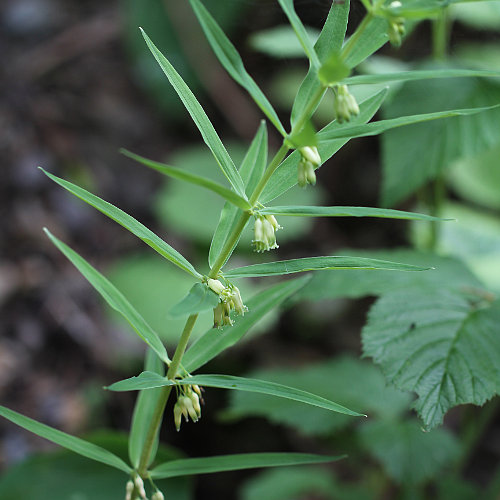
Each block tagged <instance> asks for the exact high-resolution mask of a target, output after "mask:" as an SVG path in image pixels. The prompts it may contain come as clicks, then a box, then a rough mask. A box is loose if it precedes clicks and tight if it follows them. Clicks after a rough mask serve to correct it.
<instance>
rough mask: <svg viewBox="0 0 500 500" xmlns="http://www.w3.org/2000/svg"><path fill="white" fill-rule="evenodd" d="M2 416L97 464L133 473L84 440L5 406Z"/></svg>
mask: <svg viewBox="0 0 500 500" xmlns="http://www.w3.org/2000/svg"><path fill="white" fill-rule="evenodd" d="M0 416H2V417H4V418H6V419H7V420H10V421H11V422H12V423H14V424H16V425H18V426H19V427H22V428H23V429H26V430H27V431H30V432H32V433H33V434H36V435H37V436H41V437H43V438H45V439H48V440H49V441H52V442H53V443H55V444H58V445H59V446H62V447H63V448H67V449H68V450H71V451H74V452H75V453H78V454H79V455H82V456H84V457H87V458H90V459H91V460H95V461H96V462H101V463H103V464H106V465H110V466H111V467H114V468H115V469H119V470H121V471H123V472H126V473H127V474H130V472H132V469H131V468H130V467H129V466H128V465H127V464H126V463H125V462H124V461H123V460H122V459H121V458H119V457H117V456H116V455H114V454H113V453H111V452H110V451H108V450H106V449H104V448H101V447H100V446H97V445H95V444H92V443H88V442H87V441H84V440H83V439H80V438H77V437H75V436H71V435H69V434H66V433H65V432H62V431H59V430H57V429H54V428H53V427H49V426H48V425H45V424H42V423H41V422H37V421H36V420H33V419H31V418H29V417H25V416H24V415H21V414H20V413H17V412H15V411H13V410H10V409H9V408H5V406H0Z"/></svg>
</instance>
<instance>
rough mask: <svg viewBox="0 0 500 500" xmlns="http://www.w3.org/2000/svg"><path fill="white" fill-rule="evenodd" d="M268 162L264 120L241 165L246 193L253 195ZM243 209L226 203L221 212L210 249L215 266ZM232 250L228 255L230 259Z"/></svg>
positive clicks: (211, 263)
mask: <svg viewBox="0 0 500 500" xmlns="http://www.w3.org/2000/svg"><path fill="white" fill-rule="evenodd" d="M266 163H267V127H266V122H265V121H262V122H261V124H260V127H259V129H258V130H257V133H256V135H255V137H254V139H253V141H252V143H251V144H250V147H249V148H248V151H247V154H246V155H245V158H244V159H243V162H242V164H241V167H240V175H241V177H242V179H243V182H244V184H245V186H246V188H245V189H246V193H247V195H248V196H251V195H252V193H253V192H254V190H255V188H256V186H257V184H258V182H259V181H260V179H261V177H262V175H263V173H264V170H265V169H266ZM240 215H241V211H240V210H238V209H237V208H236V207H234V206H233V205H230V204H229V203H225V204H224V207H223V209H222V211H221V214H220V219H219V223H218V224H217V228H216V229H215V232H214V235H213V238H212V242H211V244H210V251H209V253H208V263H209V265H210V268H212V267H213V265H214V263H215V260H216V259H217V257H218V256H219V254H220V252H221V251H222V248H223V247H224V245H225V243H226V240H227V238H228V236H229V234H231V232H232V231H233V229H234V227H235V226H236V224H237V221H238V217H239V216H240ZM231 254H232V252H231V253H230V254H229V255H228V259H229V257H230V256H231Z"/></svg>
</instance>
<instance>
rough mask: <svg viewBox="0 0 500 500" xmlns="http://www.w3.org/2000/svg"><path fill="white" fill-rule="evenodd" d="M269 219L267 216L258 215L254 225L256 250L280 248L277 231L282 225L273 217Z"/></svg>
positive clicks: (253, 242)
mask: <svg viewBox="0 0 500 500" xmlns="http://www.w3.org/2000/svg"><path fill="white" fill-rule="evenodd" d="M273 219H274V221H273V220H272V219H268V218H267V216H262V215H257V216H256V218H255V225H254V239H253V240H252V244H253V246H254V250H255V251H256V252H266V251H268V250H273V249H274V248H278V244H277V243H276V235H275V234H274V233H275V231H276V230H277V229H278V228H279V227H281V226H280V225H279V224H278V222H277V221H276V219H275V218H274V217H273ZM275 224H276V225H275Z"/></svg>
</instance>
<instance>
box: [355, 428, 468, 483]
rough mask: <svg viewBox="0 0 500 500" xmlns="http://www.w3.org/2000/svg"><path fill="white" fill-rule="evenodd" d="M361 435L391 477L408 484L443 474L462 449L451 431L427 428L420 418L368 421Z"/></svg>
mask: <svg viewBox="0 0 500 500" xmlns="http://www.w3.org/2000/svg"><path fill="white" fill-rule="evenodd" d="M359 439H360V443H361V446H362V447H363V448H364V449H365V450H366V451H367V452H368V453H370V454H371V455H372V456H373V457H375V458H376V459H377V460H378V461H379V462H381V463H382V465H383V467H384V469H385V471H386V473H387V475H388V476H389V477H391V478H392V479H394V480H395V481H397V482H398V483H403V484H405V485H407V486H408V485H412V486H416V485H418V484H421V483H423V482H424V481H427V480H429V479H434V478H437V477H440V476H441V474H442V472H443V468H444V467H446V466H447V465H451V463H452V462H453V461H454V459H456V457H457V456H458V454H459V449H460V447H459V444H458V440H457V439H456V438H455V436H453V434H451V433H450V432H449V431H447V430H445V429H434V430H433V431H431V432H424V431H423V430H422V428H421V426H420V424H419V422H418V421H416V420H407V421H404V422H401V421H390V420H386V421H383V420H381V421H371V422H366V424H365V425H363V426H362V427H360V428H359Z"/></svg>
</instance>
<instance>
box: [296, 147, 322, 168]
mask: <svg viewBox="0 0 500 500" xmlns="http://www.w3.org/2000/svg"><path fill="white" fill-rule="evenodd" d="M299 152H300V154H301V155H302V158H304V159H305V160H307V161H310V162H311V163H312V164H313V165H314V166H315V167H319V166H320V165H321V156H320V155H319V152H318V148H317V147H316V146H305V147H303V148H299Z"/></svg>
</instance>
